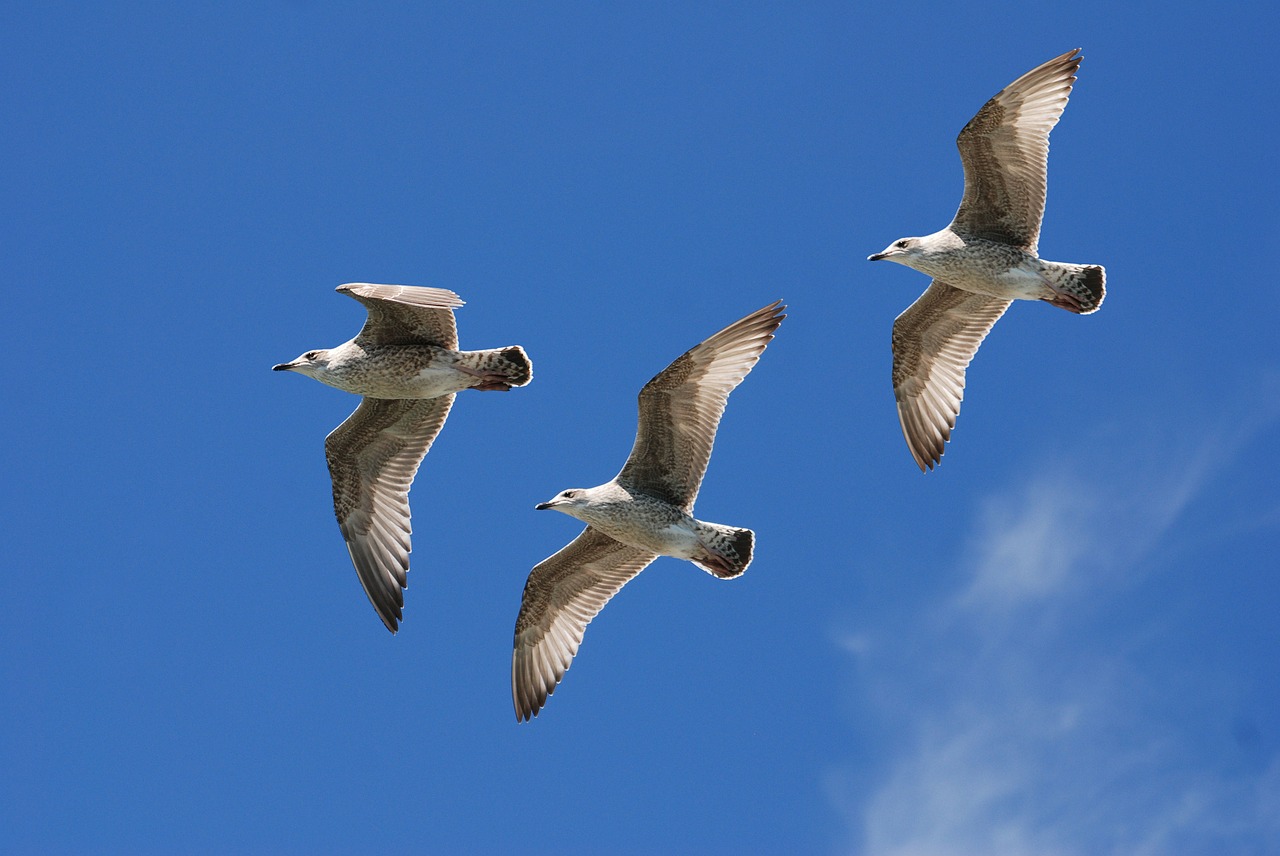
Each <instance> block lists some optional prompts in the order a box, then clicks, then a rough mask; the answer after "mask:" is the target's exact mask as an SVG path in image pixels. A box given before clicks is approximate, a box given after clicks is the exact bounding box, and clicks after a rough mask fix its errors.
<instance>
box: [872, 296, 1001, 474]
mask: <svg viewBox="0 0 1280 856" xmlns="http://www.w3.org/2000/svg"><path fill="white" fill-rule="evenodd" d="M1009 303H1010V301H1008V300H1001V299H999V298H997V297H988V296H986V295H984V294H975V293H974V292H971V291H962V290H960V289H958V288H953V287H952V286H950V285H947V284H946V283H945V282H939V281H937V280H934V281H933V282H932V283H930V285H929V288H928V289H926V290H925V293H924V294H922V295H921V296H920V298H919V299H918V300H916V302H915V303H913V304H911V305H910V306H909V307H907V311H905V312H903V313H902V314H901V315H899V316H898V318H897V320H896V321H894V322H893V394H894V397H895V398H897V400H898V419H899V420H900V421H901V422H902V433H903V435H904V436H905V437H906V438H907V446H908V447H909V448H910V449H911V454H912V456H914V457H915V459H916V463H917V464H919V465H920V469H921V470H922V471H923V470H926V469H933V467H934V466H935V465H936V464H937V463H938V461H939V460H941V458H942V451H943V446H944V444H945V443H946V442H947V440H949V439H951V429H953V428H955V427H956V416H958V415H959V414H960V401H961V399H963V398H964V372H965V369H966V368H967V367H968V365H969V362H970V360H972V359H973V355H974V354H975V353H977V351H978V346H979V345H980V344H982V340H983V339H984V338H986V335H987V332H988V331H989V330H990V329H991V327H992V325H993V324H995V323H996V321H998V320H999V319H1000V316H1001V315H1003V314H1004V311H1005V309H1007V308H1009Z"/></svg>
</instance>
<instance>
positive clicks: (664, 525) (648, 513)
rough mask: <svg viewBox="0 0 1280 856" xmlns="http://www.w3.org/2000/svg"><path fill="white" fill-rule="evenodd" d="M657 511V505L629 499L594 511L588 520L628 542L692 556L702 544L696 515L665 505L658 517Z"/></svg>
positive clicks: (662, 552) (664, 553)
mask: <svg viewBox="0 0 1280 856" xmlns="http://www.w3.org/2000/svg"><path fill="white" fill-rule="evenodd" d="M602 510H603V509H602ZM654 511H655V509H653V508H649V507H641V506H638V505H634V504H631V503H628V504H627V505H624V506H621V507H618V506H615V507H613V508H611V509H608V511H606V512H605V513H603V514H593V515H591V518H590V519H588V520H587V522H588V523H590V524H591V525H592V526H594V527H595V528H597V529H599V530H600V531H601V532H603V533H604V534H606V535H608V536H609V537H610V538H612V539H614V540H615V541H621V542H622V543H623V544H626V545H628V546H631V547H639V548H641V549H644V550H652V551H653V552H655V553H658V554H660V555H663V556H674V557H675V558H677V559H689V558H692V557H693V555H694V553H695V551H696V550H697V547H698V535H697V533H696V532H695V531H694V526H693V518H692V517H689V516H688V515H684V514H681V513H680V512H678V511H676V510H675V509H670V510H667V509H662V513H660V514H659V515H657V516H656V517H657V518H658V519H655V515H654V513H653V512H654ZM661 518H666V519H665V520H664V519H661ZM584 519H586V516H585V515H584Z"/></svg>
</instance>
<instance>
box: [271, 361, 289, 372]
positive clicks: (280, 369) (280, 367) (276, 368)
mask: <svg viewBox="0 0 1280 856" xmlns="http://www.w3.org/2000/svg"><path fill="white" fill-rule="evenodd" d="M293 365H294V364H293V363H281V364H280V365H278V366H272V367H271V370H272V371H273V372H287V371H289V370H290V369H292V368H293Z"/></svg>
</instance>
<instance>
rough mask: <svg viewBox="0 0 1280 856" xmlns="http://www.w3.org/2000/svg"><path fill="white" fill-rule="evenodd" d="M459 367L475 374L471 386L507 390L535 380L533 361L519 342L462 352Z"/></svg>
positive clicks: (473, 387)
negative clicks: (474, 379) (501, 346)
mask: <svg viewBox="0 0 1280 856" xmlns="http://www.w3.org/2000/svg"><path fill="white" fill-rule="evenodd" d="M458 367H459V368H461V369H462V370H463V371H466V372H468V373H469V374H473V375H475V376H476V378H477V382H476V384H475V385H474V386H472V387H471V388H472V389H483V390H508V389H511V387H513V386H524V385H525V384H526V383H528V382H529V381H531V380H533V363H532V362H530V361H529V356H528V355H527V354H526V353H525V352H524V348H522V347H520V346H519V345H512V346H511V347H509V348H496V349H494V350H492V351H463V352H462V353H461V354H460V355H459V359H458Z"/></svg>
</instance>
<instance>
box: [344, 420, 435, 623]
mask: <svg viewBox="0 0 1280 856" xmlns="http://www.w3.org/2000/svg"><path fill="white" fill-rule="evenodd" d="M452 405H453V396H452V395H442V396H440V397H439V398H425V399H403V400H401V399H386V398H365V399H364V400H363V401H361V402H360V406H359V407H357V408H356V411H355V412H354V413H352V414H351V415H350V416H349V417H347V420H346V421H345V422H343V423H342V424H341V425H339V426H338V427H337V428H335V429H334V430H333V433H331V434H330V435H329V436H328V437H327V438H325V441H324V451H325V457H327V458H328V460H329V474H330V475H331V476H332V477H333V510H334V514H336V515H337V518H338V527H339V528H340V529H341V530H342V537H343V538H344V539H346V542H347V549H348V551H350V553H351V561H352V562H353V563H354V564H355V566H356V573H357V574H358V575H359V577H360V585H362V586H364V591H365V594H367V595H368V596H369V600H370V601H371V602H372V603H373V607H374V609H376V610H377V611H378V616H379V617H380V618H381V619H382V623H383V624H385V625H387V629H388V630H390V631H391V632H392V633H395V632H396V629H397V627H398V626H399V621H400V618H401V607H403V606H404V595H403V594H402V593H401V589H403V588H404V587H405V586H406V585H408V579H407V574H408V572H409V551H410V549H411V546H410V543H409V534H410V532H411V531H412V527H411V526H410V523H409V486H410V485H411V484H412V483H413V477H414V475H415V474H416V473H417V472H418V465H419V464H420V463H422V459H423V457H424V456H425V455H426V454H427V450H428V449H430V448H431V443H432V441H433V440H435V438H436V435H437V434H439V433H440V428H441V427H442V426H443V425H444V420H445V417H446V416H448V415H449V408H450V407H451V406H452Z"/></svg>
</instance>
